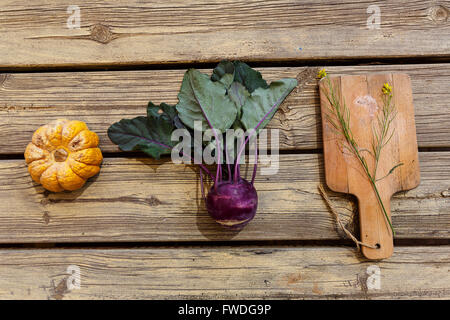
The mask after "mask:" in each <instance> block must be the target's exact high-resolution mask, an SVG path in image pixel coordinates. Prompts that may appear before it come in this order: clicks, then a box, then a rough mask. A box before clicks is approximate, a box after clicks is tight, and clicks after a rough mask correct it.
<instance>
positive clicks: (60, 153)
mask: <svg viewBox="0 0 450 320" xmlns="http://www.w3.org/2000/svg"><path fill="white" fill-rule="evenodd" d="M67 156H68V153H67V151H66V150H64V149H56V150H55V151H54V152H53V157H54V158H55V161H57V162H64V161H66V159H67Z"/></svg>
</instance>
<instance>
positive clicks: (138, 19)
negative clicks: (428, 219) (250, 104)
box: [0, 0, 450, 68]
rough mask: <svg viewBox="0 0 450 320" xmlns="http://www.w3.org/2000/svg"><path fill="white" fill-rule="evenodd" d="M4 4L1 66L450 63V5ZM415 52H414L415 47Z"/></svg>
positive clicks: (61, 0)
mask: <svg viewBox="0 0 450 320" xmlns="http://www.w3.org/2000/svg"><path fill="white" fill-rule="evenodd" d="M71 4H73V3H71V2H69V1H65V0H58V1H49V0H40V1H34V2H33V3H30V2H29V1H24V0H22V1H8V0H2V1H1V2H0V16H1V17H2V19H1V21H0V29H1V30H2V32H1V33H0V53H1V57H2V59H1V60H0V67H7V68H11V67H22V68H23V67H25V68H30V67H35V66H52V67H53V66H74V65H76V66H94V65H96V66H99V65H124V64H127V65H136V64H139V65H142V64H163V63H179V62H184V63H186V62H193V61H195V62H204V61H218V60H221V59H223V58H229V59H235V58H239V59H248V60H258V61H263V60H270V61H274V60H278V61H289V60H290V61H292V60H297V61H298V60H308V59H309V60H311V59H336V58H338V59H348V58H372V57H377V58H379V57H405V56H418V57H422V56H432V57H442V56H447V57H448V54H449V51H450V41H449V39H450V25H449V23H448V15H449V11H448V10H449V8H450V2H449V1H439V2H436V1H419V0H414V1H404V0H395V1H389V2H379V3H377V5H378V6H379V8H380V11H381V12H380V14H381V28H380V29H369V28H368V27H367V21H368V19H369V20H371V19H370V16H371V15H372V14H373V12H371V13H367V10H368V7H369V6H370V5H373V4H374V3H373V1H358V0H351V1H346V2H342V1H337V0H334V1H326V0H320V1H311V0H308V1H293V0H282V1H257V0H251V1H242V0H227V1H223V0H220V1H219V0H216V1H205V0H203V1H196V0H190V1H183V0H177V1H164V0H158V1H148V2H142V1H138V0H133V1H123V0H121V1H115V2H113V3H104V2H103V1H100V0H89V1H83V2H82V3H80V4H79V7H80V10H81V25H80V27H81V28H80V29H69V28H68V27H67V20H68V19H69V17H70V15H71V13H67V8H68V6H69V5H71ZM412 44H413V45H412Z"/></svg>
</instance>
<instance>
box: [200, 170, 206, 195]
mask: <svg viewBox="0 0 450 320" xmlns="http://www.w3.org/2000/svg"><path fill="white" fill-rule="evenodd" d="M200 187H201V190H202V197H203V200H205V199H206V198H205V186H204V185H203V169H202V168H200Z"/></svg>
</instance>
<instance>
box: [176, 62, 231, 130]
mask: <svg viewBox="0 0 450 320" xmlns="http://www.w3.org/2000/svg"><path fill="white" fill-rule="evenodd" d="M178 99H179V102H178V104H177V111H178V116H179V117H180V119H181V121H183V123H184V124H185V125H186V126H188V127H189V128H191V129H194V121H201V122H202V129H203V130H205V129H207V128H214V129H217V130H220V131H221V132H224V131H225V130H226V129H228V128H230V127H231V125H232V124H233V122H234V120H235V119H236V114H237V108H236V105H235V104H234V103H233V101H231V100H230V97H229V96H228V95H226V89H225V88H224V86H223V85H222V84H221V83H219V82H213V81H211V80H210V79H209V77H208V76H207V75H206V74H203V73H201V72H199V71H198V70H195V69H189V70H188V71H187V72H186V73H185V75H184V78H183V83H182V84H181V89H180V92H179V93H178Z"/></svg>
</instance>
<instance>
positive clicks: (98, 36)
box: [91, 24, 113, 44]
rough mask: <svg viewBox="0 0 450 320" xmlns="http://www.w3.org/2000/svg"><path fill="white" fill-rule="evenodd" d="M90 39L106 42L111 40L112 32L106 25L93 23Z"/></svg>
mask: <svg viewBox="0 0 450 320" xmlns="http://www.w3.org/2000/svg"><path fill="white" fill-rule="evenodd" d="M91 39H92V40H94V41H97V42H100V43H103V44H106V43H108V42H110V41H111V40H113V33H112V32H111V30H110V29H109V27H108V26H104V25H102V24H95V25H93V26H92V27H91Z"/></svg>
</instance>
